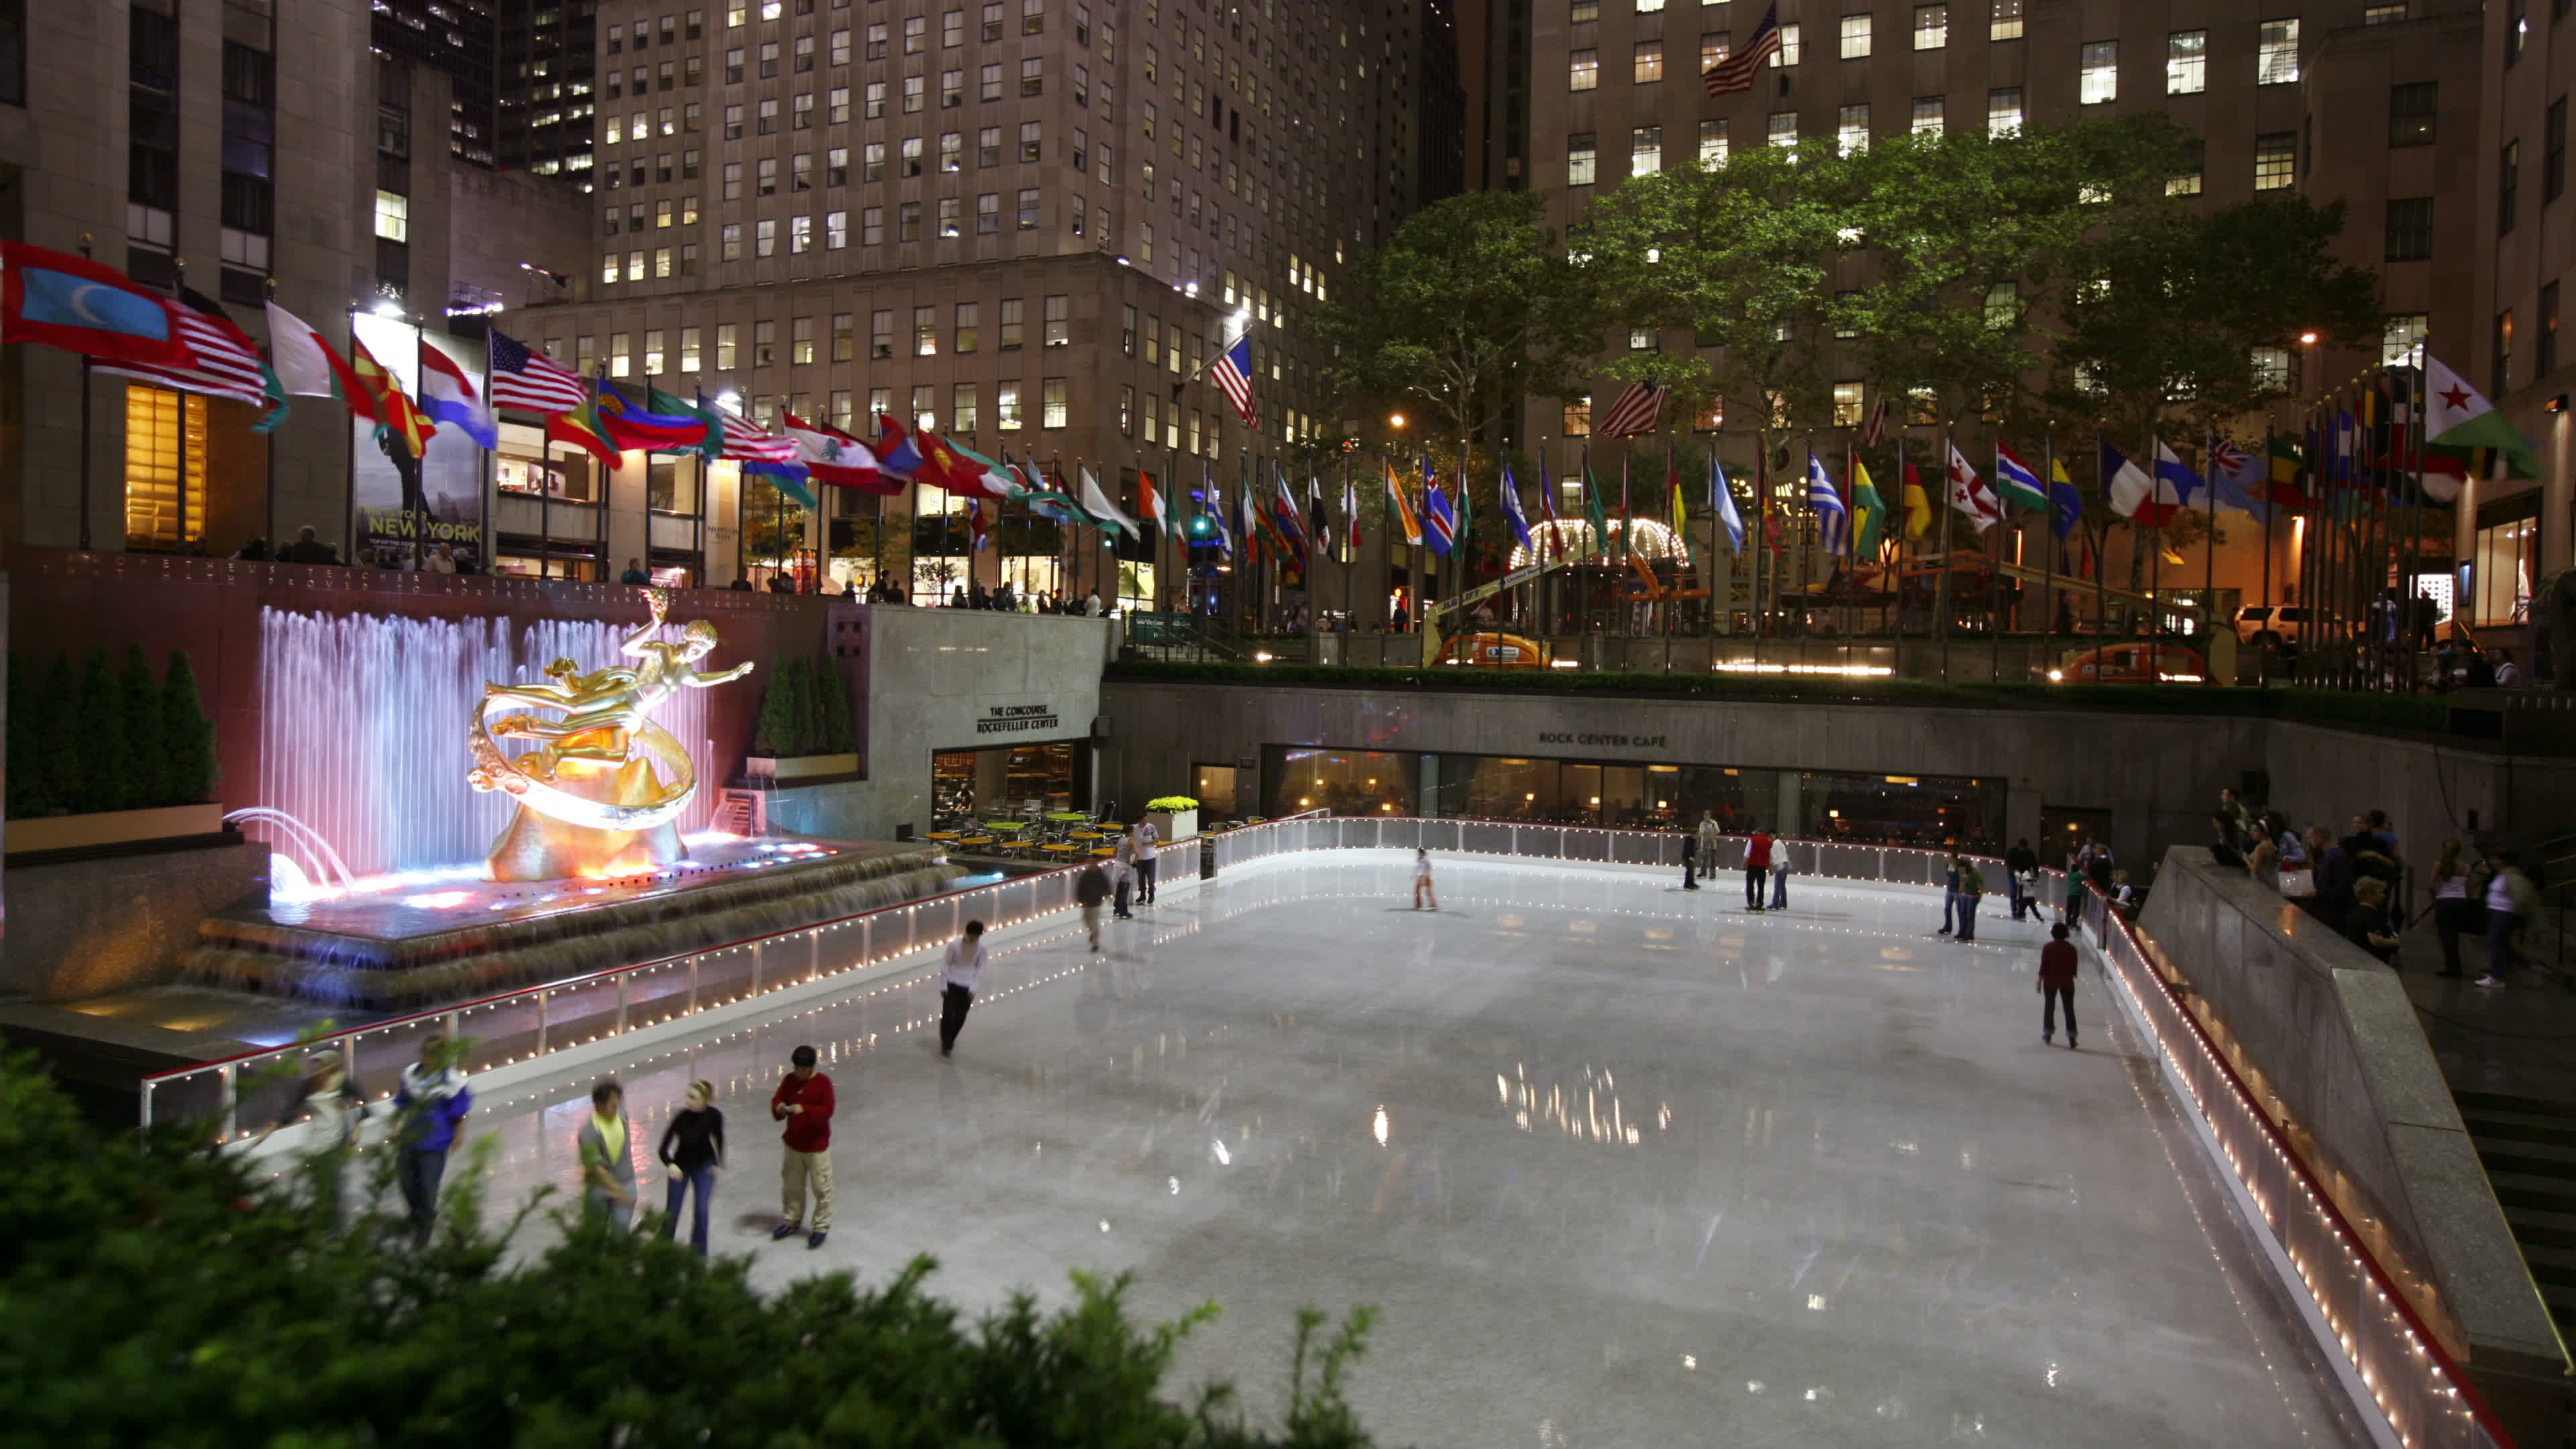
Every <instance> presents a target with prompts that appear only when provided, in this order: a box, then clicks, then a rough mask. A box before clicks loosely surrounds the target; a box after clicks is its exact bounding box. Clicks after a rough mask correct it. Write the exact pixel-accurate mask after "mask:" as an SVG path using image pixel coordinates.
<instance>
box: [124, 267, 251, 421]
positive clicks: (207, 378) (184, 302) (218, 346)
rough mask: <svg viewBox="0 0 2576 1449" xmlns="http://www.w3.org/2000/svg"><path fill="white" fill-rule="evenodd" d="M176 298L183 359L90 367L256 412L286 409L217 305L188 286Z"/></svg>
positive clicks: (247, 343) (246, 341)
mask: <svg viewBox="0 0 2576 1449" xmlns="http://www.w3.org/2000/svg"><path fill="white" fill-rule="evenodd" d="M179 296H180V305H178V306H176V307H173V308H171V309H170V315H171V316H172V318H174V319H175V320H176V321H177V323H178V328H179V340H180V342H181V343H182V345H184V346H185V347H186V349H187V356H186V358H185V359H184V360H182V361H180V362H177V363H173V364H169V365H159V364H154V363H148V362H120V361H117V360H115V359H112V358H98V359H95V360H94V362H93V365H94V366H95V367H96V368H97V369H98V370H99V371H100V372H106V373H114V374H116V375H117V376H119V377H131V378H134V379H136V380H138V381H141V382H149V383H154V384H157V385H159V386H161V387H168V388H176V389H178V390H179V391H181V392H198V393H204V394H206V395H207V396H209V397H222V398H230V399H232V400H233V401H235V402H246V403H249V404H251V405H252V406H253V407H260V408H269V409H275V408H282V407H284V406H286V393H285V390H284V389H283V388H282V387H281V388H280V389H279V390H278V391H277V392H276V393H275V394H274V395H272V394H271V393H270V391H269V371H268V366H267V364H265V363H263V362H261V361H260V360H259V348H258V347H257V346H256V345H255V344H253V343H252V342H251V340H250V337H249V335H248V334H246V333H244V332H243V331H242V330H241V329H240V328H239V327H236V326H234V325H233V321H232V319H231V318H229V317H227V316H225V315H224V312H223V305H222V304H221V303H219V302H217V301H216V300H215V299H214V298H212V297H208V296H206V295H204V294H203V293H200V292H198V291H196V290H195V289H193V288H182V289H181V291H180V294H179Z"/></svg>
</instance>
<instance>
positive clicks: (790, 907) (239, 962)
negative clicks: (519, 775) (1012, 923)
mask: <svg viewBox="0 0 2576 1449" xmlns="http://www.w3.org/2000/svg"><path fill="white" fill-rule="evenodd" d="M966 873H967V872H966V870H965V868H964V867H961V866H957V865H954V864H951V863H950V862H949V860H948V859H947V855H946V852H945V851H944V850H943V849H942V848H941V847H939V846H936V845H926V844H919V843H913V842H902V843H897V842H891V841H847V840H806V839H792V838H791V839H778V838H771V839H743V838H727V839H723V840H717V841H704V840H701V841H698V842H696V843H694V844H693V846H692V851H691V855H690V858H688V859H686V860H682V861H677V862H673V863H672V864H669V865H665V866H655V867H651V868H648V869H644V870H639V871H636V872H633V873H631V874H617V875H608V874H602V875H599V876H597V877H589V878H575V879H571V880H556V881H528V882H518V881H487V880H481V879H479V878H476V877H475V876H474V875H473V874H472V873H471V872H470V871H468V870H460V871H457V872H450V873H445V874H441V873H436V872H424V873H414V874H410V875H405V876H401V877H394V878H387V879H381V880H377V881H362V882H360V883H359V888H358V889H355V890H347V891H326V892H321V893H318V894H317V895H316V896H315V897H314V898H312V899H291V898H285V897H281V896H274V895H273V896H272V897H271V899H270V901H269V903H268V904H267V905H265V906H260V905H257V904H253V905H248V906H237V907H234V908H232V909H229V910H225V911H221V912H218V913H216V914H215V915H213V916H210V917H208V918H207V919H206V920H205V921H204V922H203V923H202V924H200V925H199V927H198V928H197V941H196V944H195V945H194V946H193V947H191V948H190V950H189V951H188V953H187V955H186V956H185V958H184V959H183V962H182V973H183V977H184V979H185V980H187V981H189V982H192V983H195V984H198V985H206V986H217V987H224V988H228V989H233V990H249V991H256V992H263V993H268V994H273V995H279V996H293V997H298V998H302V999H305V1000H311V1001H321V1002H328V1003H332V1004H337V1005H347V1006H355V1007H363V1008H367V1009H370V1010H377V1011H418V1010H424V1009H427V1008H431V1007H436V1006H442V1005H449V1004H453V1003H456V1002H460V1001H470V1000H473V999H474V998H476V997H481V996H488V995H491V994H493V993H495V992H501V991H508V990H512V989H515V988H518V987H522V986H531V985H537V984H541V983H544V982H548V981H557V980H561V979H564V978H566V977H570V976H578V975H582V974H584V973H587V972H592V971H600V970H606V969H608V968H610V967H614V966H624V965H630V964H634V963H637V962H642V961H651V960H657V959H659V958H662V957H666V956H674V955H680V954H683V953H686V952H689V951H694V950H699V949H702V948H706V947H713V946H720V945H723V944H726V943H728V942H732V941H739V940H742V939H745V938H747V937H751V936H759V935H767V934H770V933H772V932H777V931H785V930H792V929H794V928H796V927H798V926H804V925H813V924H818V923H820V922H824V921H830V920H837V919H840V918H841V917H844V916H851V915H856V914H858V913H860V912H862V911H868V910H874V909H876V908H878V907H881V906H888V905H893V904H896V903H898V902H902V901H907V900H912V899H915V898H918V897H921V896H928V895H935V894H937V893H938V892H939V891H941V890H942V889H945V888H946V887H947V885H948V883H949V882H950V881H952V880H955V879H956V878H958V877H960V876H962V875H965V874H966Z"/></svg>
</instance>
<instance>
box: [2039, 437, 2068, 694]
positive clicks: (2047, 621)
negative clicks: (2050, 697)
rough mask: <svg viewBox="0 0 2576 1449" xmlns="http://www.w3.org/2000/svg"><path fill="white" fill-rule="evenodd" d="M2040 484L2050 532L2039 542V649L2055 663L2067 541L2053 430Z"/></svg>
mask: <svg viewBox="0 0 2576 1449" xmlns="http://www.w3.org/2000/svg"><path fill="white" fill-rule="evenodd" d="M2039 486H2040V488H2041V489H2042V490H2043V491H2045V492H2046V493H2047V494H2048V525H2047V533H2046V535H2045V536H2044V537H2042V538H2041V539H2040V544H2039V568H2040V585H2039V622H2040V634H2039V637H2040V641H2041V642H2040V649H2039V652H2040V655H2041V658H2042V660H2043V661H2044V662H2053V661H2054V660H2055V659H2056V657H2057V550H2058V549H2059V547H2060V546H2062V545H2063V544H2064V543H2065V540H2064V539H2062V538H2059V537H2058V536H2057V438H2056V435H2055V434H2052V433H2042V434H2040V435H2039Z"/></svg>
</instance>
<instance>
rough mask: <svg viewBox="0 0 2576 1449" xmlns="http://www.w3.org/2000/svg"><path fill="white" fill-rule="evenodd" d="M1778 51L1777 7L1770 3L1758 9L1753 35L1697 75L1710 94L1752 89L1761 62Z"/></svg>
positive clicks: (1730, 93)
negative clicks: (1722, 58) (1759, 17)
mask: <svg viewBox="0 0 2576 1449" xmlns="http://www.w3.org/2000/svg"><path fill="white" fill-rule="evenodd" d="M1779 53H1780V7H1779V5H1778V4H1777V3H1774V4H1773V5H1772V7H1771V8H1770V9H1768V10H1765V11H1763V12H1762V23H1761V24H1760V25H1757V26H1755V27H1754V28H1753V38H1752V39H1751V40H1749V41H1747V42H1745V46H1744V48H1743V49H1742V50H1739V51H1737V52H1735V53H1734V54H1733V55H1730V56H1728V57H1727V58H1726V59H1724V60H1721V61H1719V62H1718V63H1717V64H1715V65H1713V66H1710V67H1709V68H1708V71H1707V73H1706V74H1704V75H1702V76H1701V77H1700V81H1701V83H1702V84H1703V85H1706V86H1707V87H1708V93H1709V94H1710V95H1713V96H1725V95H1734V94H1737V93H1739V92H1742V91H1749V90H1751V89H1753V74H1754V72H1756V71H1758V70H1760V69H1762V63H1763V62H1764V61H1766V60H1769V59H1770V58H1771V57H1773V56H1775V55H1778V54H1779Z"/></svg>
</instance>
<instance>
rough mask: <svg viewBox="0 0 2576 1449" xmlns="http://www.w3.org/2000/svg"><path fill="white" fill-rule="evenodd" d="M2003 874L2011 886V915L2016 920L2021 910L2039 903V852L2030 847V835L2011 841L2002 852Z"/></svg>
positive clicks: (2018, 918) (2019, 917) (2019, 916)
mask: <svg viewBox="0 0 2576 1449" xmlns="http://www.w3.org/2000/svg"><path fill="white" fill-rule="evenodd" d="M2004 874H2005V877H2006V879H2007V880H2008V881H2009V882H2010V884H2011V887H2012V916H2013V919H2014V920H2016V921H2018V920H2020V919H2021V916H2022V912H2024V911H2027V910H2029V909H2031V908H2032V907H2034V906H2036V905H2038V904H2039V852H2038V851H2036V850H2033V849H2031V848H2030V837H2029V836H2026V835H2025V836H2023V837H2022V838H2021V839H2019V840H2016V841H2014V842H2013V846H2012V849H2010V850H2007V851H2005V852H2004Z"/></svg>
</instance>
